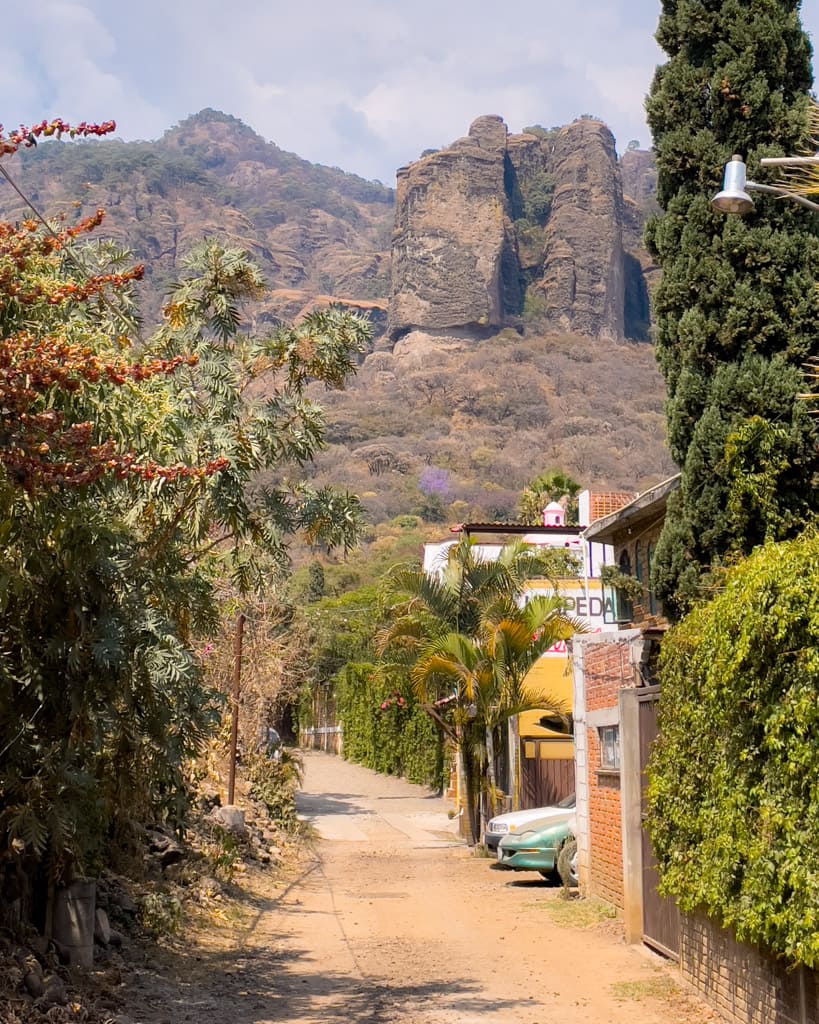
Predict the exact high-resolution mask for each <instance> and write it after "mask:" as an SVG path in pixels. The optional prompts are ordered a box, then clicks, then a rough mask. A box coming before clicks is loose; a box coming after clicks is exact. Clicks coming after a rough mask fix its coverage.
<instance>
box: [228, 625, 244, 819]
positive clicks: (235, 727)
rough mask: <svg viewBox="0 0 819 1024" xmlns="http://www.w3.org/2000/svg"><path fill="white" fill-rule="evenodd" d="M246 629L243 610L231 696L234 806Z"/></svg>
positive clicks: (230, 790) (230, 784) (230, 775)
mask: <svg viewBox="0 0 819 1024" xmlns="http://www.w3.org/2000/svg"><path fill="white" fill-rule="evenodd" d="M244 629H245V617H244V615H243V614H242V612H240V613H239V617H238V618H237V619H236V639H235V640H234V643H233V694H232V697H231V704H232V708H231V716H230V771H229V773H228V798H227V802H228V805H229V806H231V807H232V806H233V798H234V796H235V795H236V744H237V741H238V737H239V681H240V679H241V678H242V635H243V633H244Z"/></svg>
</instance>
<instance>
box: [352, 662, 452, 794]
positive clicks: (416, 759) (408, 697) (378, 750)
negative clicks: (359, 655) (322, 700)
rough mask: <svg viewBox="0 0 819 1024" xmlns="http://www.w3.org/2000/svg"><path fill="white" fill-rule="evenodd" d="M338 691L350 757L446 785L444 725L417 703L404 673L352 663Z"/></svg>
mask: <svg viewBox="0 0 819 1024" xmlns="http://www.w3.org/2000/svg"><path fill="white" fill-rule="evenodd" d="M335 691H336V700H337V707H338V721H339V724H340V725H341V728H342V734H343V737H344V746H343V751H344V757H345V758H346V759H347V760H348V761H355V762H356V763H358V764H362V765H364V766H365V767H367V768H372V769H373V770H374V771H377V772H382V773H383V774H385V775H402V776H404V778H406V779H408V780H409V781H410V782H416V783H419V784H422V785H428V786H432V787H433V788H436V789H439V788H443V786H444V784H445V781H446V775H447V766H446V765H445V763H444V762H445V759H444V750H443V743H442V739H441V734H440V730H439V729H438V727H437V726H436V725H435V723H434V722H433V721H432V719H431V718H430V717H429V715H428V714H426V712H424V711H423V710H422V709H421V708H420V707H419V706H418V704H417V702H416V701H415V698H414V696H413V693H412V688H411V687H410V685H409V681H408V680H407V679H406V678H402V677H400V676H396V675H395V674H392V673H389V674H388V673H384V671H383V670H382V669H381V668H380V667H378V666H376V665H371V664H368V663H359V664H353V663H351V664H348V665H346V666H345V667H344V668H343V669H342V670H341V671H340V672H339V673H338V674H337V675H336V677H335Z"/></svg>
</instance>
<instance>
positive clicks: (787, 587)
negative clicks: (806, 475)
mask: <svg viewBox="0 0 819 1024" xmlns="http://www.w3.org/2000/svg"><path fill="white" fill-rule="evenodd" d="M660 678H661V685H662V688H663V699H662V701H661V703H660V717H659V726H660V735H659V737H658V739H657V741H656V743H655V745H654V748H653V752H652V757H651V761H650V764H649V779H650V788H649V797H650V811H651V814H650V822H649V825H650V831H651V841H652V845H653V847H654V850H655V852H656V854H657V858H658V861H659V864H660V869H661V884H662V888H663V890H664V891H665V892H666V893H669V894H671V895H673V896H674V897H676V899H677V901H678V903H679V905H680V907H681V908H682V909H683V910H686V911H694V910H704V911H705V912H706V913H708V914H709V915H710V916H711V917H712V918H713V919H714V920H716V921H717V922H718V923H720V924H723V925H727V926H730V927H732V928H733V929H734V930H735V931H736V935H737V937H738V939H740V940H741V941H745V942H751V943H758V944H760V945H761V946H762V947H763V948H765V949H768V950H771V951H772V952H774V953H775V954H778V955H779V956H782V957H784V958H786V959H787V960H789V961H791V962H797V963H803V964H806V965H807V966H810V967H816V966H817V965H819V856H817V850H819V534H817V533H816V532H815V531H810V532H808V533H807V534H806V535H804V536H803V537H801V538H799V539H798V540H794V541H789V542H786V543H781V544H766V545H764V546H761V547H759V548H758V549H757V550H756V551H755V552H754V554H753V555H751V556H750V557H749V558H748V559H747V560H746V561H745V562H743V563H742V564H740V565H738V566H737V567H736V568H735V569H733V570H732V571H731V572H729V573H728V575H727V577H726V579H725V585H724V588H723V589H722V591H721V592H720V593H719V594H718V596H716V597H715V598H713V600H711V601H709V602H708V603H705V604H702V605H699V606H697V607H696V608H695V609H694V611H692V612H691V613H690V614H689V615H688V616H687V617H686V618H685V619H684V620H683V621H682V622H681V623H680V624H679V625H678V626H676V627H675V628H674V629H673V630H671V631H670V632H669V633H668V635H667V636H666V638H665V640H664V642H663V646H662V654H661V664H660Z"/></svg>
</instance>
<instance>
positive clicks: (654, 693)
mask: <svg viewBox="0 0 819 1024" xmlns="http://www.w3.org/2000/svg"><path fill="white" fill-rule="evenodd" d="M659 699H660V688H659V687H657V686H652V687H651V688H647V689H646V691H643V692H642V693H640V695H639V696H638V698H637V701H638V707H639V723H640V809H641V812H642V820H643V822H645V815H646V785H647V780H646V774H645V769H646V765H647V764H648V755H649V751H650V749H651V744H652V742H653V740H654V739H655V737H656V736H657V731H658V730H657V705H658V702H659ZM641 837H642V845H643V942H645V943H646V945H649V946H653V947H654V948H655V949H657V950H659V952H661V953H664V954H665V955H666V956H670V957H673V958H674V959H675V960H676V959H678V958H679V955H680V912H679V910H678V909H677V904H676V903H675V902H674V901H673V900H672V899H671V898H670V897H668V896H660V894H659V893H658V892H657V883H658V882H659V875H658V874H657V867H656V864H657V862H656V860H655V857H654V851H653V850H652V849H651V843H650V841H649V838H648V831H647V829H646V827H645V824H643V827H642V830H641Z"/></svg>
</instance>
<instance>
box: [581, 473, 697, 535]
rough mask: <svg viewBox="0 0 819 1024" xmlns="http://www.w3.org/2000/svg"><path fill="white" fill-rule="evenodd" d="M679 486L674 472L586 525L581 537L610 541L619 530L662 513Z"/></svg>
mask: <svg viewBox="0 0 819 1024" xmlns="http://www.w3.org/2000/svg"><path fill="white" fill-rule="evenodd" d="M679 486H680V474H679V473H675V474H674V476H670V477H669V478H668V479H667V480H663V482H662V483H660V484H657V486H656V487H651V488H649V490H647V491H643V493H642V494H638V495H637V497H636V498H633V499H632V500H631V501H630V502H629V503H628V504H627V505H623V507H622V508H620V509H618V510H617V511H616V512H611V513H610V514H609V515H607V516H603V517H602V519H598V520H596V521H595V522H593V523H592V524H591V526H587V527H586V529H585V531H584V533H583V537H584V538H585V539H586V540H594V541H597V542H598V543H601V544H606V543H610V542H611V540H612V538H613V536H614V534H615V533H617V532H618V531H619V530H622V529H623V528H625V527H628V526H633V525H634V524H636V523H638V522H641V521H642V520H645V519H648V518H650V517H651V516H656V515H660V514H661V513H663V512H664V511H665V506H666V503H667V501H668V496H669V494H671V492H672V491H674V490H676V489H677V488H678V487H679Z"/></svg>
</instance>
